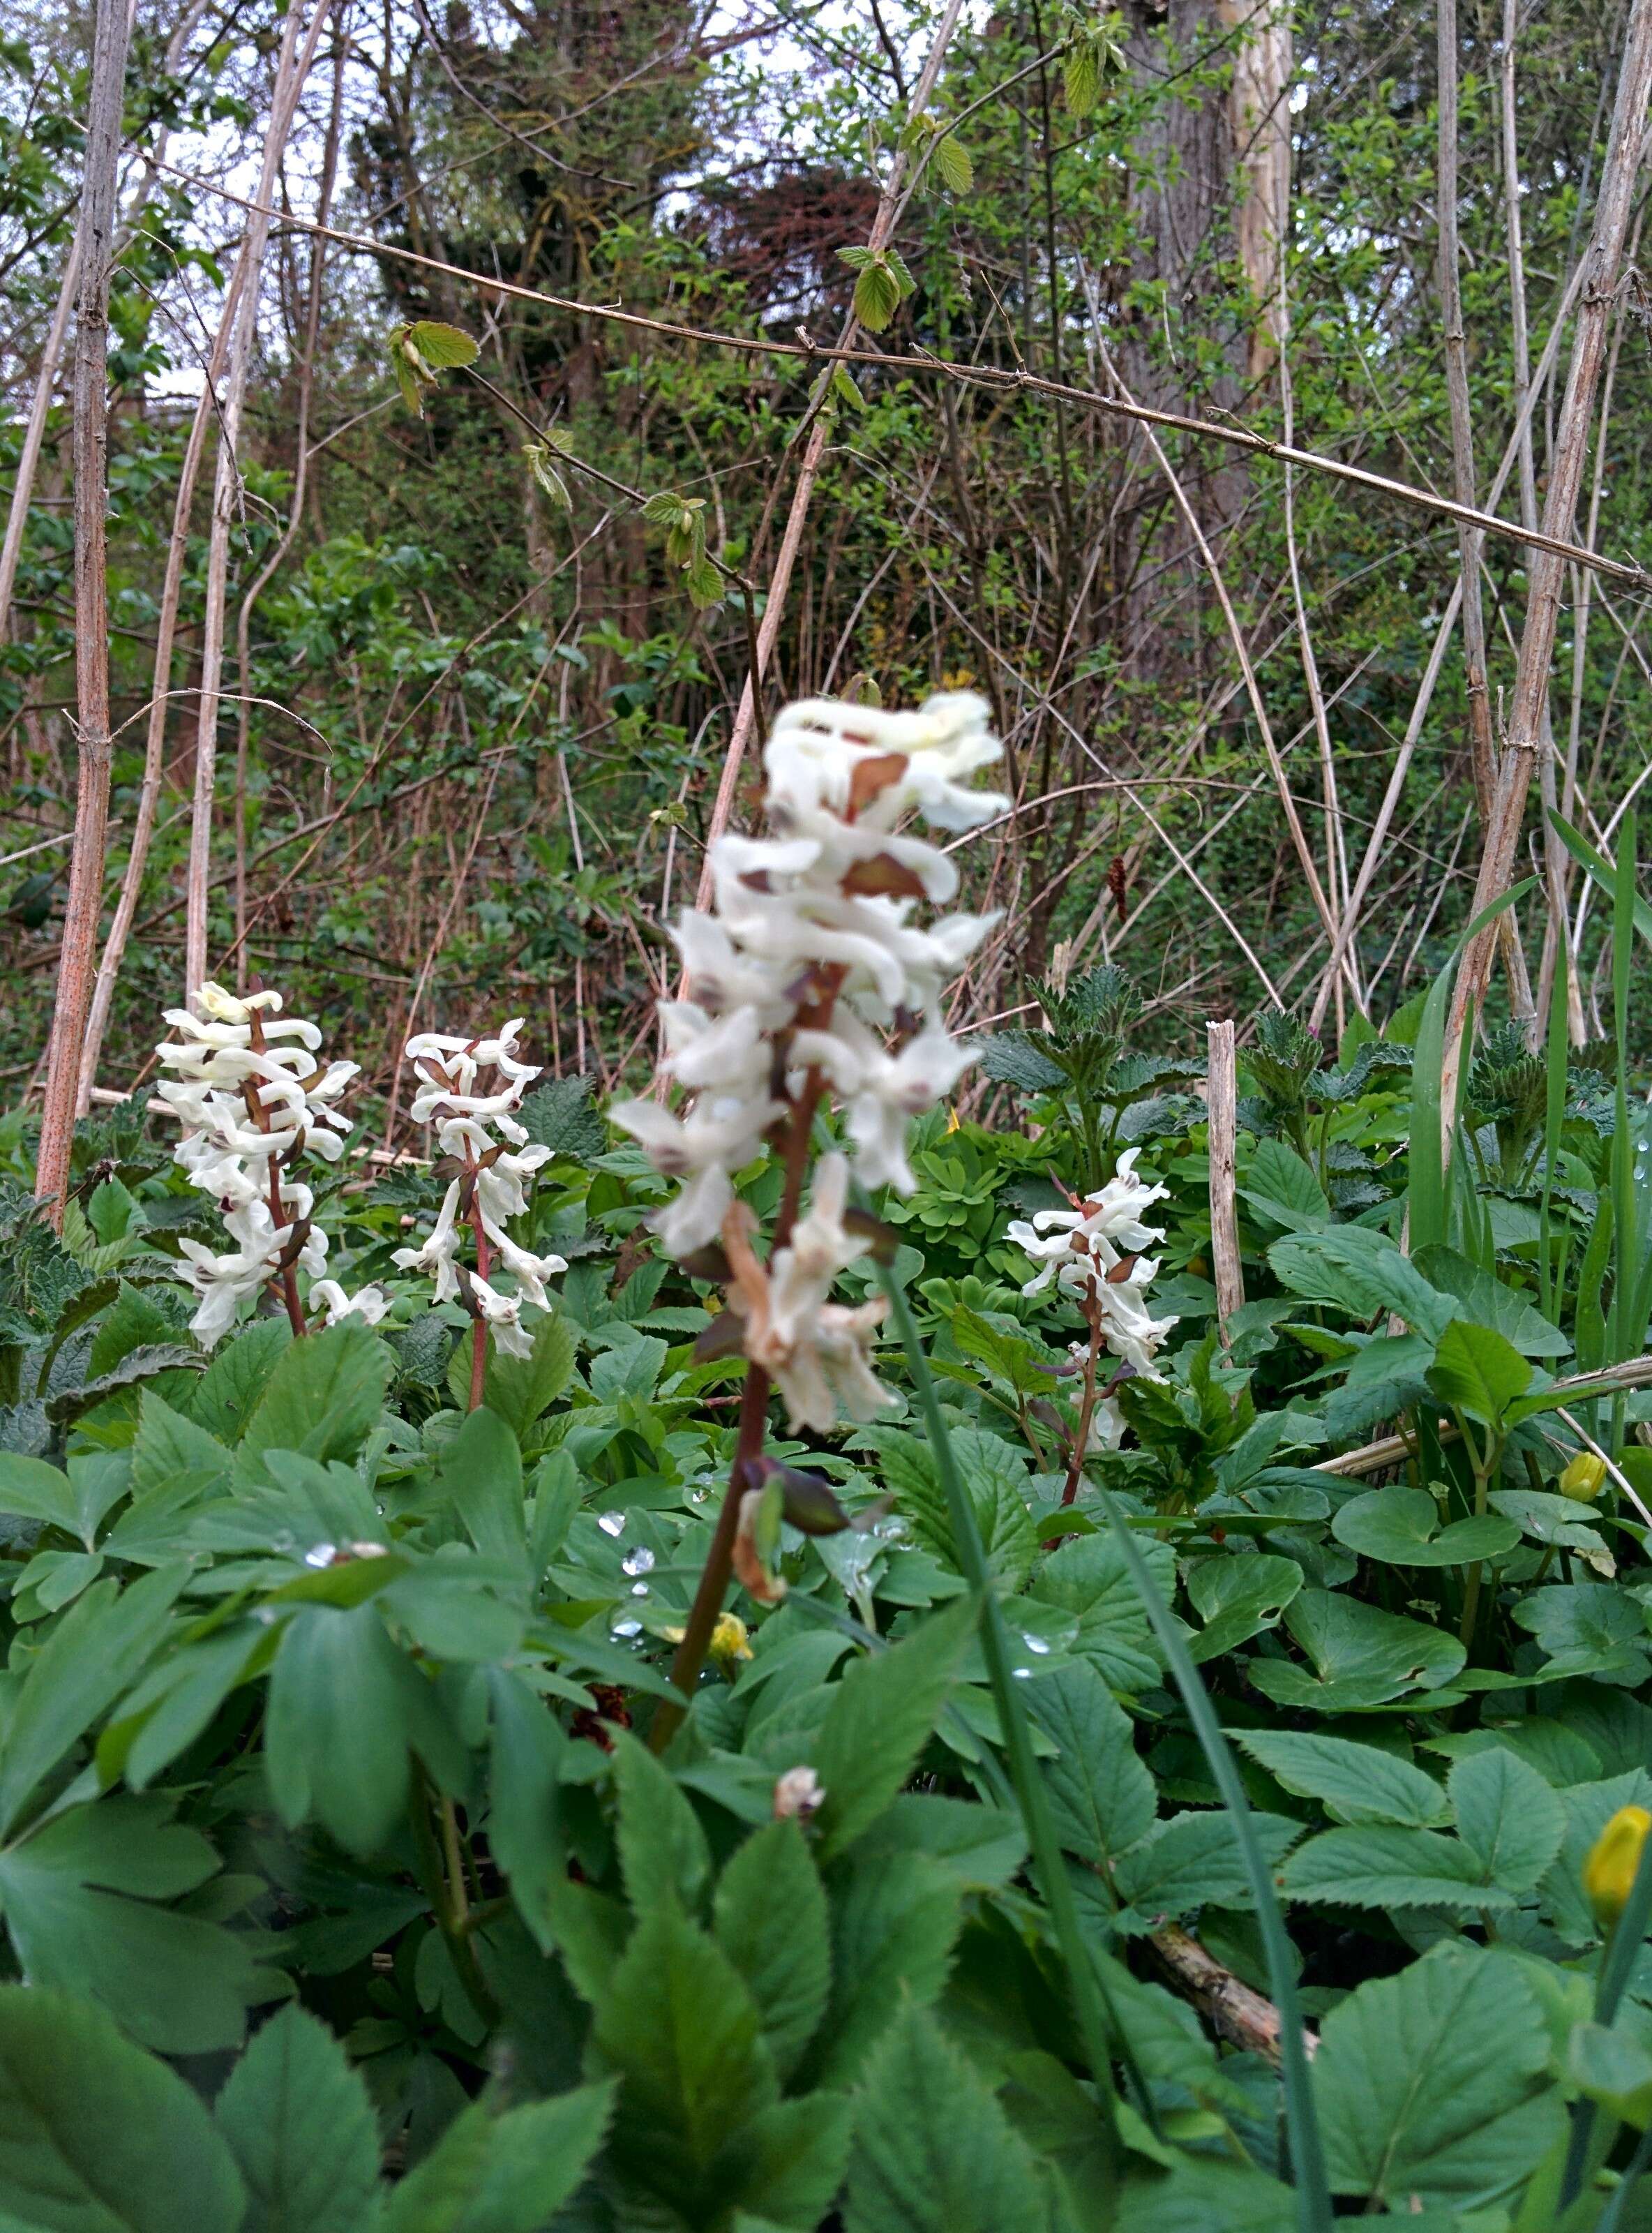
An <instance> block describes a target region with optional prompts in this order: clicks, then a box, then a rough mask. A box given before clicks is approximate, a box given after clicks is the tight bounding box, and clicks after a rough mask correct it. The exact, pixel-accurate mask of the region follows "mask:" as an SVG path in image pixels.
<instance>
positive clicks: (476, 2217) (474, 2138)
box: [383, 2086, 614, 2233]
mask: <svg viewBox="0 0 1652 2233" xmlns="http://www.w3.org/2000/svg"><path fill="white" fill-rule="evenodd" d="M613 2105H614V2089H613V2087H611V2086H582V2087H579V2088H578V2089H577V2090H576V2092H574V2093H559V2094H556V2095H554V2096H553V2097H552V2099H551V2100H548V2101H530V2102H528V2103H526V2104H525V2105H524V2106H523V2107H521V2108H519V2109H507V2110H506V2111H505V2113H504V2115H503V2116H495V2115H493V2114H492V2113H491V2108H490V2106H489V2105H488V2103H487V2102H485V2101H473V2102H472V2104H471V2106H469V2107H468V2108H467V2109H465V2110H463V2111H461V2113H459V2116H458V2117H456V2118H455V2119H453V2122H452V2124H451V2125H450V2126H448V2128H447V2130H446V2132H444V2133H443V2135H442V2137H441V2139H439V2141H438V2142H437V2144H436V2145H435V2146H434V2147H433V2149H432V2150H431V2152H430V2153H429V2154H428V2155H427V2156H426V2158H424V2160H423V2162H422V2163H420V2164H419V2165H416V2166H415V2167H414V2169H413V2171H410V2172H409V2173H408V2174H407V2176H406V2178H404V2179H402V2180H400V2182H399V2183H398V2184H397V2185H396V2186H395V2187H394V2188H393V2191H392V2192H391V2195H390V2197H389V2201H388V2204H387V2207H386V2209H385V2212H384V2217H383V2226H384V2233H543V2228H544V2227H546V2226H547V2225H549V2224H550V2222H551V2220H552V2219H553V2218H554V2217H556V2212H557V2211H558V2210H560V2209H561V2208H562V2206H563V2204H564V2203H565V2202H566V2201H567V2200H568V2199H569V2197H570V2196H571V2195H572V2194H573V2193H574V2192H575V2191H576V2188H577V2187H578V2186H579V2185H580V2184H581V2182H582V2180H583V2178H584V2177H585V2174H586V2171H587V2170H588V2169H589V2165H590V2161H591V2158H592V2157H593V2156H594V2155H595V2153H596V2151H597V2149H598V2148H599V2147H600V2146H601V2145H602V2134H603V2132H604V2129H605V2127H606V2126H607V2124H608V2118H609V2116H610V2115H611V2113H612V2112H613Z"/></svg>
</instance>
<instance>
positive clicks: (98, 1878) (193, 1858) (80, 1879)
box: [0, 1796, 253, 2054]
mask: <svg viewBox="0 0 1652 2233" xmlns="http://www.w3.org/2000/svg"><path fill="white" fill-rule="evenodd" d="M171 1812H172V1803H171V1801H170V1800H166V1799H162V1798H159V1797H151V1798H143V1799H136V1798H128V1797H124V1796H115V1797H112V1798H108V1799H105V1800H99V1801H98V1802H96V1803H95V1804H94V1805H92V1806H87V1807H72V1808H70V1809H69V1810H68V1812H67V1813H62V1814H56V1815H54V1816H52V1817H51V1818H50V1819H49V1820H47V1821H46V1822H45V1823H43V1824H42V1826H41V1827H40V1828H39V1829H37V1830H36V1831H34V1832H33V1833H31V1834H30V1835H29V1836H28V1837H26V1838H24V1839H22V1840H20V1841H19V1842H18V1843H17V1844H16V1845H13V1846H8V1847H6V1849H5V1850H4V1851H3V1852H0V1909H3V1912H4V1917H5V1924H6V1929H7V1930H8V1931H9V1932H10V1937H11V1942H12V1945H13V1948H14V1950H15V1951H16V1956H17V1960H18V1962H19V1963H20V1964H21V1966H22V1969H23V1975H24V1976H25V1977H26V1978H27V1980H28V1982H29V1983H30V1984H31V1985H37V1986H56V1987H59V1988H61V1989H62V1990H64V1991H67V1992H75V1993H79V1994H81V1995H84V1996H85V1997H86V1998H87V1999H88V2000H96V2001H101V2002H102V2003H103V2005H104V2006H105V2007H106V2008H107V2009H108V2011H109V2013H110V2015H113V2016H114V2018H115V2019H116V2021H118V2022H119V2023H120V2026H121V2028H122V2029H123V2030H125V2031H127V2032H128V2033H129V2034H131V2035H132V2036H133V2038H134V2039H137V2040H140V2041H142V2042H143V2044H144V2045H145V2046H146V2047H155V2048H158V2049H159V2051H160V2052H162V2053H163V2054H211V2053H213V2052H215V2051H216V2050H218V2049H219V2048H222V2047H235V2046H238V2045H239V2043H240V2040H241V2036H242V2033H243V2031H244V2028H245V2009H246V2002H247V2000H248V1998H249V1996H250V1993H251V1991H252V1987H253V1980H252V1967H251V1962H250V1956H248V1954H247V1953H246V1951H245V1950H244V1946H243V1944H242V1943H241V1942H240V1941H238V1940H237V1938H235V1937H232V1936H231V1933H230V1932H229V1931H227V1930H223V1929H221V1928H220V1927H219V1926H218V1924H215V1923H211V1922H208V1921H206V1920H205V1919H204V1918H202V1917H198V1916H194V1915H188V1914H179V1913H177V1912H175V1911H173V1910H172V1909H170V1908H167V1907H163V1906H159V1905H156V1904H153V1903H154V1902H158V1901H160V1900H166V1899H171V1898H177V1897H178V1896H179V1894H181V1893H185V1892H188V1891H193V1890H195V1888H196V1887H197V1886H198V1885H200V1884H202V1883H203V1882H204V1881H205V1879H206V1878H208V1877H210V1876H211V1875H212V1874H213V1872H215V1871H216V1869H217V1867H218V1857H217V1855H216V1854H215V1853H214V1852H213V1851H212V1848H211V1846H210V1845H209V1844H208V1843H207V1841H206V1839H205V1838H203V1837H202V1836H201V1835H200V1833H198V1831H195V1830H190V1829H185V1828H184V1827H182V1826H179V1825H177V1824H174V1823H171V1822H169V1821H168V1820H167V1817H168V1816H169V1815H170V1813H171Z"/></svg>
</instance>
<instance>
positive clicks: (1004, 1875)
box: [855, 1791, 1027, 1891]
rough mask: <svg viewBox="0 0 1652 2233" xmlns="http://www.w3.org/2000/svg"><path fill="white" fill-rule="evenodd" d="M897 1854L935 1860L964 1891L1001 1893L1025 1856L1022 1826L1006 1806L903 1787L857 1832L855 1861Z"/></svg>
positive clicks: (1024, 1834) (1025, 1849)
mask: <svg viewBox="0 0 1652 2233" xmlns="http://www.w3.org/2000/svg"><path fill="white" fill-rule="evenodd" d="M899 1853H921V1854H924V1855H926V1856H927V1858H928V1859H930V1860H933V1861H939V1862H940V1863H941V1865H942V1866H943V1867H945V1868H946V1871H947V1872H948V1873H949V1874H951V1875H952V1876H954V1877H956V1878H957V1879H958V1881H959V1884H960V1885H963V1887H964V1889H965V1891H1002V1890H1003V1889H1004V1887H1005V1885H1007V1884H1008V1883H1009V1881H1010V1879H1011V1877H1013V1876H1014V1875H1016V1873H1017V1872H1018V1870H1019V1869H1020V1868H1021V1867H1022V1865H1024V1862H1025V1860H1026V1858H1027V1833H1026V1827H1025V1825H1024V1823H1023V1821H1022V1820H1021V1816H1020V1814H1019V1813H1018V1812H1017V1811H1014V1810H1011V1809H1010V1808H1008V1807H986V1806H983V1805H981V1804H979V1802H977V1801H973V1800H963V1799H943V1798H942V1797H941V1796H940V1794H938V1793H934V1792H920V1791H906V1792H902V1794H901V1796H900V1798H899V1799H897V1800H895V1802H894V1806H893V1807H890V1808H889V1810H888V1813H886V1814H882V1815H881V1816H880V1817H879V1818H878V1820H877V1821H876V1822H875V1823H874V1825H873V1826H872V1827H871V1828H870V1829H869V1830H866V1831H863V1832H862V1834H861V1837H860V1839H859V1841H858V1844H857V1846H856V1849H855V1859H856V1860H857V1862H858V1861H861V1860H862V1859H864V1860H865V1861H866V1862H867V1863H868V1864H872V1863H875V1862H876V1861H877V1860H879V1859H893V1858H894V1856H895V1855H896V1854H899Z"/></svg>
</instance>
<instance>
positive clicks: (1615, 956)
mask: <svg viewBox="0 0 1652 2233" xmlns="http://www.w3.org/2000/svg"><path fill="white" fill-rule="evenodd" d="M1634 959H1635V815H1634V812H1633V810H1631V811H1630V812H1629V813H1628V814H1626V815H1625V816H1624V817H1623V836H1622V837H1620V838H1619V840H1618V845H1617V868H1616V889H1615V890H1614V892H1613V894H1612V1036H1613V1038H1615V1039H1616V1043H1617V1048H1616V1051H1617V1065H1616V1097H1615V1107H1614V1112H1613V1113H1614V1116H1615V1118H1616V1123H1614V1126H1613V1130H1612V1227H1613V1234H1612V1242H1613V1262H1612V1317H1611V1328H1610V1331H1611V1354H1610V1357H1608V1359H1607V1362H1608V1363H1609V1364H1621V1363H1622V1361H1623V1358H1624V1357H1638V1356H1639V1355H1640V1351H1641V1335H1642V1332H1643V1331H1644V1330H1645V1329H1644V1327H1643V1326H1637V1325H1635V1324H1634V1305H1635V1298H1636V1291H1637V1290H1638V1288H1639V1286H1640V1284H1641V1282H1640V1270H1641V1253H1640V1247H1639V1242H1640V1221H1639V1220H1638V1219H1637V1217H1636V1200H1635V1140H1634V1137H1633V1136H1632V1135H1631V1133H1630V1131H1629V972H1630V968H1631V966H1632V964H1633V962H1634Z"/></svg>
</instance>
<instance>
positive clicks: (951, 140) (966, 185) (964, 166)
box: [933, 132, 975, 194]
mask: <svg viewBox="0 0 1652 2233" xmlns="http://www.w3.org/2000/svg"><path fill="white" fill-rule="evenodd" d="M933 160H934V165H935V168H936V169H937V170H938V171H939V172H940V176H941V180H942V183H943V184H944V185H945V186H946V189H947V191H948V192H949V193H954V194H966V193H967V192H969V190H970V188H971V187H972V186H973V185H974V183H975V166H974V164H973V163H972V161H971V160H970V153H969V150H968V148H967V147H966V146H965V145H964V143H963V141H962V140H959V138H958V136H957V134H956V133H952V132H946V133H942V135H941V137H940V139H939V140H936V142H935V153H934V158H933Z"/></svg>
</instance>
